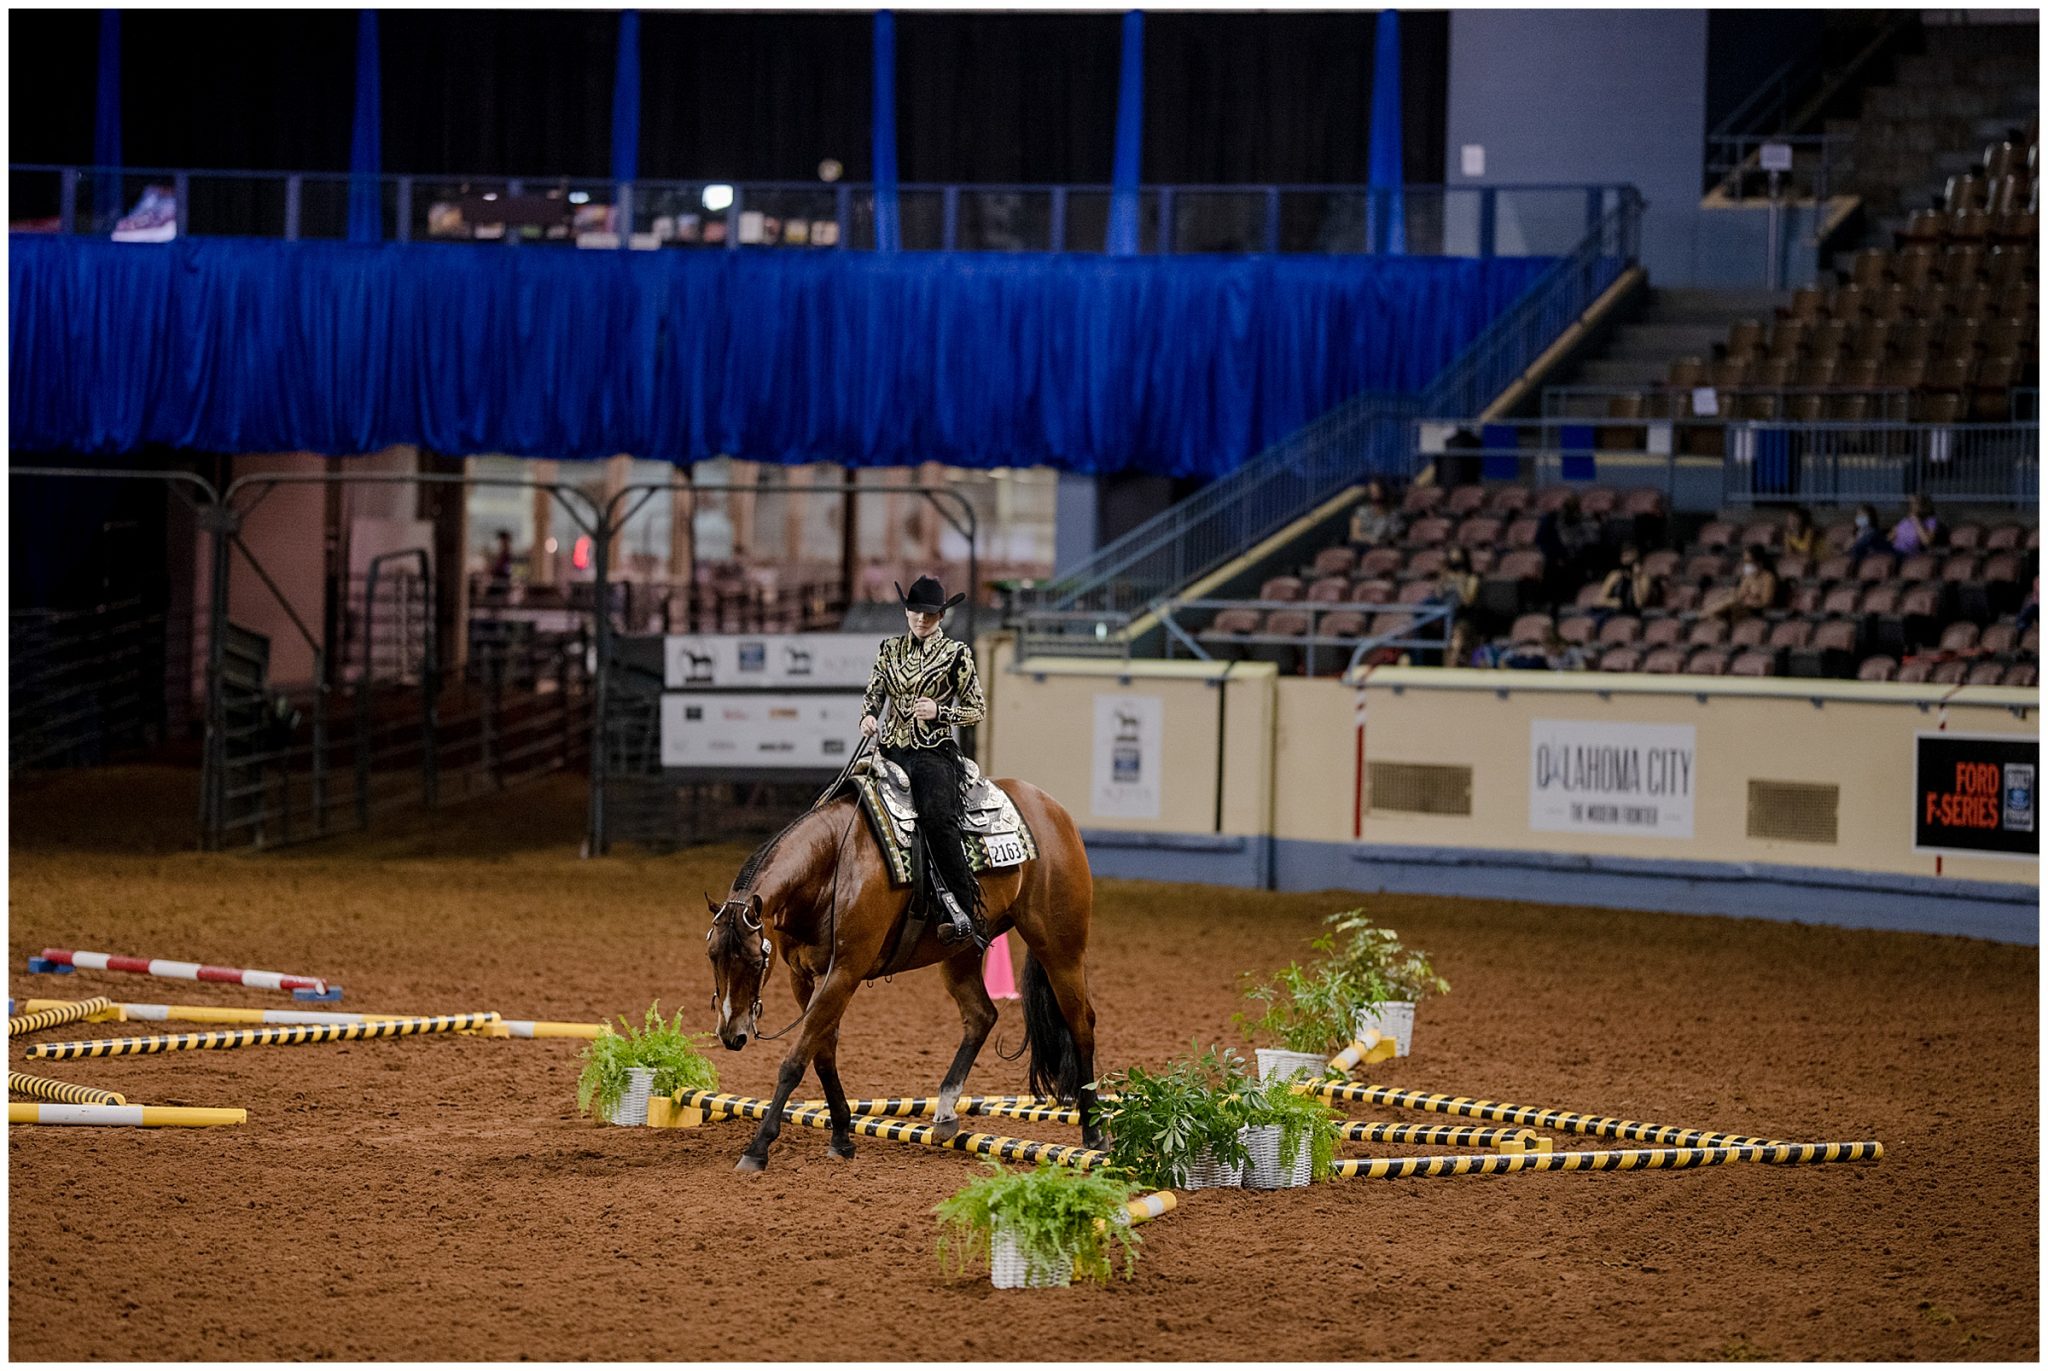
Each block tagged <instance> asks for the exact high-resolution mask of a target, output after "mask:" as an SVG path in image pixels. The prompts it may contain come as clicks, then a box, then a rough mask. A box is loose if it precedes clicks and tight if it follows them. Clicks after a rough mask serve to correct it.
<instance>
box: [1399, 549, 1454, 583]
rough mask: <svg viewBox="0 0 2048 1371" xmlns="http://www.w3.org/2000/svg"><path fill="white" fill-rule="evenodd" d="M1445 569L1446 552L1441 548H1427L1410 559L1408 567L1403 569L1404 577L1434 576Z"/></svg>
mask: <svg viewBox="0 0 2048 1371" xmlns="http://www.w3.org/2000/svg"><path fill="white" fill-rule="evenodd" d="M1443 569H1444V550H1443V549H1442V548H1440V547H1426V548H1423V549H1422V550H1421V551H1420V552H1417V553H1415V554H1414V555H1413V556H1411V557H1409V559H1408V565H1406V566H1405V567H1403V568H1401V575H1402V576H1404V577H1415V576H1434V575H1436V574H1437V573H1438V572H1439V571H1442V570H1443Z"/></svg>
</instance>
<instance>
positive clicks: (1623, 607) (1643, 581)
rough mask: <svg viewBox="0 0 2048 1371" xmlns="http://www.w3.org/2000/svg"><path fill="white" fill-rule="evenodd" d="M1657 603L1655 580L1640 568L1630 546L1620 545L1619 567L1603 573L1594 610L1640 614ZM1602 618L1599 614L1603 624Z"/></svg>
mask: <svg viewBox="0 0 2048 1371" xmlns="http://www.w3.org/2000/svg"><path fill="white" fill-rule="evenodd" d="M1656 602H1657V578H1656V577H1655V576H1652V575H1651V574H1650V573H1649V571H1648V570H1647V569H1646V568H1645V567H1644V566H1643V563H1642V558H1641V557H1640V555H1639V554H1638V553H1637V551H1636V545H1635V544H1634V543H1623V544H1622V545H1621V565H1619V566H1617V567H1615V568H1614V570H1612V571H1610V572H1608V573H1607V579H1606V580H1604V581H1602V582H1601V583H1600V598H1599V599H1598V600H1595V601H1594V602H1593V607H1594V608H1595V609H1602V610H1606V611H1607V613H1608V614H1640V613H1642V612H1643V611H1644V610H1645V609H1647V608H1649V607H1650V606H1651V605H1653V604H1655V603H1656ZM1605 618H1606V615H1602V616H1601V619H1602V621H1603V622H1604V621H1605Z"/></svg>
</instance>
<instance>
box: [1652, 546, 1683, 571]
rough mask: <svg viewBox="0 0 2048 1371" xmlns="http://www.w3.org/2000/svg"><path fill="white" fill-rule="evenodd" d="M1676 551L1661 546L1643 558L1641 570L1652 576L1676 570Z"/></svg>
mask: <svg viewBox="0 0 2048 1371" xmlns="http://www.w3.org/2000/svg"><path fill="white" fill-rule="evenodd" d="M1678 561H1679V558H1678V553H1677V552H1675V551H1674V550H1672V549H1671V548H1668V547H1667V548H1662V549H1659V550H1658V551H1656V552H1652V553H1651V554H1649V555H1648V556H1647V557H1645V558H1643V570H1644V571H1645V572H1648V573H1649V574H1650V575H1652V576H1670V575H1672V574H1674V573H1675V572H1676V571H1677V570H1678Z"/></svg>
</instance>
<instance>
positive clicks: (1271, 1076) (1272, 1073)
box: [1258, 1047, 1330, 1081]
mask: <svg viewBox="0 0 2048 1371" xmlns="http://www.w3.org/2000/svg"><path fill="white" fill-rule="evenodd" d="M1258 1058H1259V1079H1260V1080H1262V1081H1276V1080H1286V1079H1288V1078H1289V1077H1293V1076H1306V1077H1308V1078H1310V1079H1311V1080H1313V1079H1314V1078H1316V1077H1318V1076H1320V1075H1322V1074H1323V1070H1324V1068H1326V1067H1328V1066H1329V1064H1330V1059H1329V1058H1328V1057H1321V1056H1318V1055H1316V1054H1315V1053H1313V1052H1288V1051H1285V1050H1283V1049H1281V1048H1277V1047H1262V1048H1260V1049H1259V1050H1258Z"/></svg>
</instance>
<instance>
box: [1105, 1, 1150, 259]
mask: <svg viewBox="0 0 2048 1371" xmlns="http://www.w3.org/2000/svg"><path fill="white" fill-rule="evenodd" d="M1122 60H1123V65H1122V68H1121V70H1120V72H1119V75H1118V79H1117V88H1116V161H1115V162H1114V163H1113V164H1112V167H1111V170H1110V197H1109V235H1108V240H1107V241H1106V242H1105V243H1104V244H1103V250H1104V251H1105V252H1108V253H1110V254H1112V255H1114V256H1119V257H1128V256H1130V255H1131V254H1132V253H1135V252H1136V251H1137V250H1138V156H1139V150H1140V148H1142V147H1143V145H1144V135H1145V16H1144V14H1143V12H1142V11H1139V10H1130V11H1128V12H1127V13H1125V15H1124V46H1123V59H1122Z"/></svg>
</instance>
